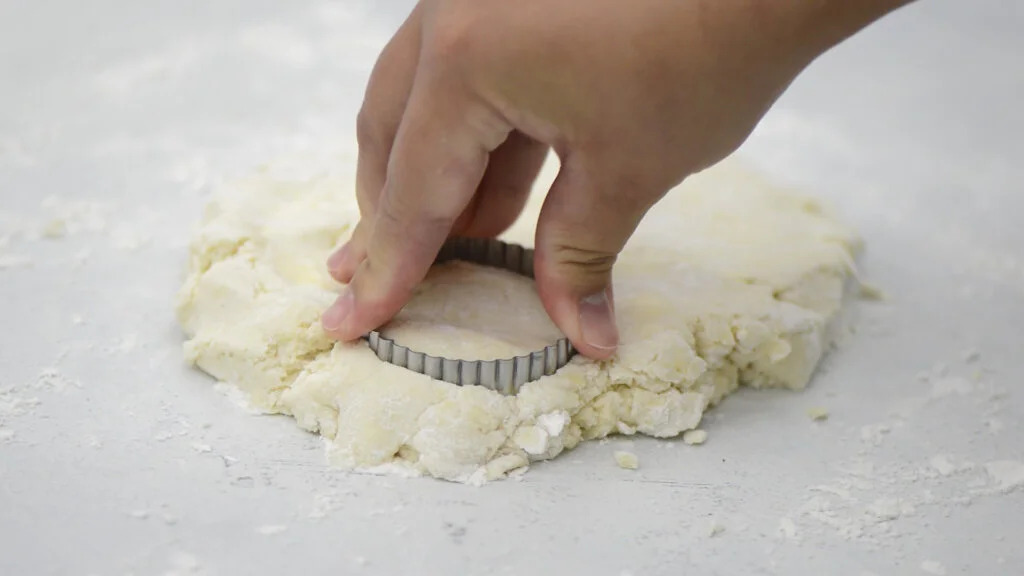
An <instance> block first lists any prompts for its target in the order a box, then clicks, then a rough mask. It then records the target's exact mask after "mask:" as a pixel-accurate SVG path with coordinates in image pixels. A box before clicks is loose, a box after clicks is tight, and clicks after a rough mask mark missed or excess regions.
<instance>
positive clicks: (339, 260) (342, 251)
mask: <svg viewBox="0 0 1024 576" xmlns="http://www.w3.org/2000/svg"><path fill="white" fill-rule="evenodd" d="M348 252H349V249H348V243H347V242H346V243H345V245H344V246H342V247H341V248H338V249H337V250H335V251H334V254H331V256H330V258H328V259H327V271H328V272H337V271H338V270H340V269H341V266H342V265H343V264H344V263H345V258H347V257H348Z"/></svg>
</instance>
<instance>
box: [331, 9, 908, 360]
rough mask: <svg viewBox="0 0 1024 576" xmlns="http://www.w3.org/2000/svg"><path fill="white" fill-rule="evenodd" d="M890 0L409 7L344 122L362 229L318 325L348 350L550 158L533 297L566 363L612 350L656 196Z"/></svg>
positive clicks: (734, 139) (492, 219) (516, 200)
mask: <svg viewBox="0 0 1024 576" xmlns="http://www.w3.org/2000/svg"><path fill="white" fill-rule="evenodd" d="M906 1H907V0H858V1H857V2H849V1H848V0H819V1H816V2H794V1H789V0H636V1H633V2H623V1H622V0H587V1H586V2H581V1H579V0H521V1H517V2H510V1H508V0H423V1H421V2H420V3H419V4H418V5H417V6H416V8H415V9H414V10H413V11H412V13H411V15H410V16H409V18H408V20H407V21H406V22H405V23H404V24H403V25H402V27H401V29H399V31H398V32H397V33H396V35H395V36H394V38H393V39H392V40H391V42H390V43H389V44H388V45H387V46H386V47H385V48H384V50H383V52H382V53H381V55H380V58H379V60H378V61H377V64H376V67H375V68H374V70H373V73H372V75H371V78H370V82H369V85H368V87H367V91H366V97H365V101H364V103H363V107H362V110H361V111H360V113H359V118H358V124H357V125H358V141H359V163H358V170H357V178H356V180H357V182H356V189H357V196H358V201H359V209H360V212H361V219H360V222H359V224H358V226H357V227H356V229H355V231H354V232H353V235H352V237H351V239H350V240H349V242H348V243H347V244H346V245H345V246H344V247H342V248H341V249H340V250H339V251H338V252H337V253H335V254H334V255H332V256H331V258H330V260H329V262H328V268H329V269H330V271H331V274H332V275H333V276H334V277H335V278H336V279H337V280H338V281H340V282H342V283H346V284H348V287H347V288H346V289H345V290H344V291H343V293H342V294H341V296H339V298H338V301H337V302H336V303H335V305H334V306H333V307H332V308H331V309H330V310H328V311H327V312H326V313H325V315H324V318H323V325H324V328H325V329H326V330H327V331H328V333H330V334H331V335H333V336H334V337H336V338H338V339H341V340H352V339H355V338H357V337H359V336H360V335H362V334H364V333H366V332H367V331H369V330H371V329H374V328H376V327H378V326H380V325H382V324H384V323H385V322H387V321H388V320H389V319H390V318H391V317H392V316H394V314H396V313H397V312H398V311H399V310H400V309H401V307H402V306H403V305H404V304H405V303H406V301H407V300H408V299H409V298H410V297H411V295H412V293H413V290H414V288H415V287H416V285H417V284H418V283H419V282H420V281H421V280H422V279H423V277H424V276H425V274H426V272H427V270H428V269H429V267H430V265H431V263H432V262H433V260H434V257H435V255H436V254H437V252H438V250H439V248H440V247H441V245H442V244H443V242H444V241H445V239H446V238H447V237H449V236H450V235H462V236H475V237H493V236H496V235H498V234H500V233H501V232H503V231H504V230H505V229H507V228H508V227H509V226H510V225H511V224H512V223H513V222H514V221H515V220H516V219H517V218H518V216H519V214H520V213H521V211H522V208H523V206H524V204H525V203H526V200H527V196H528V194H529V192H530V188H531V186H532V185H533V182H534V180H535V179H536V176H537V173H538V171H539V170H540V167H541V164H542V163H543V161H544V159H545V156H546V155H547V152H548V150H550V149H554V151H555V152H556V153H557V154H558V156H559V158H560V160H561V169H560V172H559V174H558V177H557V179H556V180H555V182H554V185H553V186H552V187H551V190H550V191H549V193H548V195H547V197H546V199H545V202H544V205H543V208H542V210H541V213H540V217H539V220H538V222H537V233H536V242H535V248H536V255H535V271H536V282H537V290H538V292H539V295H540V298H541V300H542V301H543V303H544V307H545V308H546V310H547V312H548V314H550V316H551V318H552V319H553V320H554V322H555V324H556V325H557V326H558V327H559V328H560V329H561V330H562V331H563V332H564V333H565V334H566V335H567V336H568V337H569V338H570V340H572V342H573V343H574V344H575V346H576V347H577V349H578V350H579V351H580V352H581V353H583V354H584V355H586V356H589V357H592V358H598V359H600V358H607V357H608V356H610V355H611V354H612V353H613V352H614V351H615V348H616V346H617V344H618V332H617V329H616V326H615V318H614V299H613V293H612V267H613V264H614V263H615V259H616V256H617V255H618V254H619V252H620V251H621V250H622V248H623V246H624V245H625V244H626V241H627V240H628V239H629V237H630V236H631V235H632V233H633V232H634V230H635V229H636V227H637V225H638V224H639V222H640V220H641V218H643V216H644V214H645V213H646V212H647V210H648V209H650V208H651V206H652V205H654V204H655V203H656V202H657V201H658V200H659V199H660V198H661V197H662V196H663V195H664V194H665V193H666V192H667V191H668V190H669V189H671V188H672V187H674V186H675V185H677V184H679V183H680V182H682V181H683V179H685V178H686V177H687V176H689V175H690V174H693V173H695V172H697V171H700V170H702V169H704V168H706V167H708V166H710V165H712V164H714V163H716V162H718V161H719V160H721V159H722V158H724V157H725V156H727V155H728V154H730V153H731V152H732V151H734V150H735V149H736V148H737V147H738V146H739V145H740V144H741V143H742V142H743V141H744V140H745V139H746V138H747V136H748V135H749V134H750V132H751V131H752V130H753V128H754V126H755V125H756V124H757V122H758V121H759V120H760V118H761V117H762V116H763V115H764V113H765V112H766V111H767V110H768V108H769V107H770V106H771V105H772V103H773V102H774V101H775V99H776V98H777V97H778V96H779V95H780V94H781V93H782V92H783V90H785V88H786V87H787V86H788V85H789V83H790V82H791V81H792V80H793V79H794V78H795V77H796V76H797V74H799V73H800V71H801V70H802V69H803V68H804V67H806V66H807V65H808V64H809V63H810V62H811V61H812V60H813V59H814V58H815V57H817V56H818V55H819V54H821V53H822V52H824V51H825V50H827V49H828V48H829V47H831V46H832V45H834V44H835V43H837V42H839V41H841V40H842V39H843V38H845V37H847V36H849V35H851V34H853V33H854V32H855V31H856V30H858V29H860V28H861V27H863V26H865V25H867V24H868V23H869V22H871V21H872V20H873V19H875V18H878V17H880V16H882V15H883V14H884V13H886V12H888V11H889V10H892V9H894V8H896V7H897V6H899V5H901V4H904V3H906Z"/></svg>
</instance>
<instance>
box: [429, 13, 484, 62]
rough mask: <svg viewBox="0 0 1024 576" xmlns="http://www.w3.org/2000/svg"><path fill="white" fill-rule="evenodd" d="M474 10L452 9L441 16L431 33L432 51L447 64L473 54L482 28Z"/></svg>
mask: <svg viewBox="0 0 1024 576" xmlns="http://www.w3.org/2000/svg"><path fill="white" fill-rule="evenodd" d="M480 24H481V23H480V22H479V18H478V17H477V14H476V13H475V12H474V11H470V10H450V11H447V12H446V13H445V14H444V16H443V17H441V18H439V19H438V20H437V21H436V22H435V25H434V29H433V32H432V34H431V41H430V44H429V46H430V51H431V52H432V54H433V55H434V56H435V57H437V58H440V59H441V60H442V61H443V62H444V63H445V64H446V65H450V64H451V63H452V62H453V61H458V60H459V59H461V58H465V57H466V56H468V55H471V54H473V52H474V49H475V48H476V47H478V46H479V43H478V42H477V39H478V37H479V31H480V30H481V26H480Z"/></svg>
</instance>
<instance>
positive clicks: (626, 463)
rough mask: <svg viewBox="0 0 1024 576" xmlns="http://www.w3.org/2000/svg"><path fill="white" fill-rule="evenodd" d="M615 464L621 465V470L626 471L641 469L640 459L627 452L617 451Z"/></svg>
mask: <svg viewBox="0 0 1024 576" xmlns="http://www.w3.org/2000/svg"><path fill="white" fill-rule="evenodd" d="M615 463H616V464H618V465H619V468H625V469H626V470H636V469H637V468H639V467H640V459H639V458H637V457H636V454H633V453H632V452H626V451H625V450H616V451H615Z"/></svg>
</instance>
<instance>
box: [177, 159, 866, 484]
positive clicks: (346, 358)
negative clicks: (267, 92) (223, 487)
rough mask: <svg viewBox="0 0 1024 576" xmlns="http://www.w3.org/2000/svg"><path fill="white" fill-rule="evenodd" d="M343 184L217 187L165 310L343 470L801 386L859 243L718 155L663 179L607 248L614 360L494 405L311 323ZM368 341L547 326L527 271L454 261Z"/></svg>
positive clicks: (231, 379) (437, 340)
mask: <svg viewBox="0 0 1024 576" xmlns="http://www.w3.org/2000/svg"><path fill="white" fill-rule="evenodd" d="M339 162H340V164H341V165H343V166H351V165H354V164H353V163H352V162H351V159H350V158H349V159H341V160H340V161H339ZM556 170H557V166H556V163H555V162H554V161H552V162H549V163H548V165H547V166H546V167H545V170H544V172H543V174H542V177H541V178H540V179H539V182H538V185H537V186H538V190H537V191H536V193H535V194H534V197H533V199H532V201H531V204H530V206H529V207H528V208H527V211H526V213H525V215H524V217H523V218H521V219H520V221H519V222H518V223H517V224H516V225H515V226H514V227H513V228H512V229H511V230H510V231H509V232H508V233H507V234H506V235H505V237H504V238H505V239H507V240H509V241H512V242H517V243H520V244H523V245H527V246H531V245H532V238H533V228H532V223H533V222H535V221H536V213H537V210H538V209H539V206H540V200H541V199H542V197H543V190H546V186H547V185H548V184H549V183H550V182H551V180H552V179H553V176H554V174H555V172H556ZM351 182H352V178H351V173H350V172H348V171H346V170H335V171H334V172H333V173H331V172H327V173H324V174H322V175H319V176H314V177H310V178H302V179H299V178H295V177H294V176H289V175H285V174H279V173H276V172H275V169H274V168H273V167H272V166H271V167H267V168H266V169H264V170H262V171H260V172H259V173H256V174H253V175H251V176H249V177H247V178H244V179H241V180H238V181H235V182H233V183H230V184H228V185H227V186H225V187H224V188H223V189H222V190H220V191H219V192H218V193H217V194H216V195H215V197H214V199H213V200H212V201H211V202H210V204H209V206H208V208H207V210H206V214H205V216H204V218H203V221H202V224H201V227H200V228H199V231H198V233H197V235H196V236H195V239H194V240H193V242H192V244H191V249H190V254H191V256H190V261H189V265H188V278H187V280H186V282H185V284H184V286H183V287H182V288H181V290H180V293H179V299H178V307H177V309H178V318H179V321H180V323H181V326H182V327H183V328H184V330H185V332H186V334H187V335H188V340H187V342H186V343H185V346H184V351H185V357H186V358H187V359H188V361H189V362H191V363H193V364H194V365H195V366H197V367H198V368H200V369H202V370H204V371H206V372H208V373H209V374H211V375H212V376H214V377H215V378H217V379H218V380H221V381H224V382H227V383H230V384H233V385H235V386H237V387H238V388H239V389H241V390H242V391H243V392H244V394H245V395H246V397H247V398H248V401H249V402H250V403H251V404H253V405H254V406H255V407H257V408H259V409H260V410H262V411H265V412H268V413H280V414H287V415H290V416H293V417H294V418H295V421H296V423H297V424H298V425H299V426H301V427H302V428H304V429H306V430H309V431H310V432H315V433H319V434H321V435H322V436H323V437H324V438H325V439H326V440H327V441H328V442H329V445H330V452H331V455H332V461H333V462H334V463H335V464H336V465H338V466H341V467H343V468H347V469H374V468H380V467H385V468H386V469H388V470H392V471H396V472H402V473H411V474H425V475H430V476H434V477H437V478H442V479H446V480H453V481H459V482H469V483H482V482H486V481H488V480H494V479H497V478H501V477H504V476H505V475H506V474H507V473H509V472H511V471H513V470H516V469H519V468H523V467H525V466H528V465H529V463H530V462H534V461H537V460H547V459H551V458H555V457H556V456H558V455H559V454H561V453H562V452H563V451H565V450H569V449H572V448H574V447H575V446H577V445H578V444H579V443H580V442H583V441H586V440H593V439H598V438H604V437H606V436H608V435H611V434H634V433H641V434H646V435H649V436H655V437H659V438H668V437H675V436H678V435H680V434H682V433H683V432H686V431H688V430H693V429H695V428H696V427H697V426H698V425H699V424H700V421H701V417H702V415H703V414H704V412H705V411H706V410H708V409H709V408H711V407H713V406H714V405H716V404H717V403H719V402H720V401H721V400H722V399H723V398H724V397H725V396H727V395H728V394H730V393H731V392H733V391H734V390H736V389H737V387H738V386H740V385H748V386H753V387H781V388H789V389H794V390H799V389H802V388H804V387H805V386H806V385H807V384H808V382H809V380H810V379H811V375H812V374H813V372H814V369H815V367H816V366H817V364H818V362H819V361H820V360H821V358H822V355H823V353H824V351H825V348H826V345H827V334H828V328H829V326H830V325H831V323H832V322H833V320H834V319H835V318H836V317H837V314H838V312H839V310H840V307H841V304H842V300H843V294H844V286H845V285H846V281H847V279H848V277H850V276H851V274H852V273H853V271H854V270H853V264H852V262H853V258H854V255H855V253H856V251H857V249H858V248H859V240H858V238H857V236H856V235H855V234H854V233H853V232H852V231H851V230H850V229H849V228H847V227H845V226H843V225H842V224H841V223H839V222H838V221H837V220H836V219H835V218H834V217H832V216H831V215H829V213H828V211H827V210H826V209H825V208H824V207H823V206H822V205H821V204H820V203H819V202H817V201H815V200H814V199H812V198H809V197H807V196H804V195H801V194H797V193H794V192H790V191H787V190H782V189H779V188H777V187H773V186H772V185H770V184H769V183H768V182H766V181H765V180H763V179H762V178H760V177H758V176H757V175H756V174H753V173H750V172H747V171H745V170H743V169H742V168H740V167H739V166H736V165H734V164H731V163H727V164H722V165H719V166H718V167H716V168H714V169H712V170H709V171H706V172H705V173H702V174H700V175H697V176H695V177H693V178H691V179H689V180H688V181H687V182H685V183H684V184H683V185H682V186H680V187H679V188H677V189H676V190H673V191H672V192H671V193H670V194H669V195H668V196H667V197H666V198H665V199H664V200H663V201H662V202H661V203H660V204H659V206H658V207H657V208H656V209H654V210H652V211H651V213H650V215H649V216H648V218H647V219H646V220H645V221H644V223H643V224H642V226H641V228H640V230H639V231H638V232H637V234H636V235H635V237H634V238H633V239H632V240H631V242H630V243H629V245H628V246H627V248H626V250H625V251H624V252H623V254H622V256H621V258H620V262H619V264H618V266H617V268H616V278H615V293H616V299H617V314H618V318H619V323H620V333H621V342H622V343H621V347H620V350H619V353H618V354H617V356H616V357H615V358H613V359H612V360H610V361H607V362H601V363H597V362H593V361H591V360H588V359H586V358H582V357H577V358H575V359H574V360H573V361H572V362H571V364H570V365H568V366H566V367H565V368H563V369H562V370H560V371H559V372H558V373H556V374H555V375H553V376H550V377H545V378H543V379H541V380H538V381H536V382H533V383H530V384H528V385H526V386H525V387H524V388H523V389H522V390H521V391H520V393H519V394H518V395H517V396H515V397H503V396H501V395H500V394H497V393H495V392H491V391H488V390H485V389H482V388H479V387H462V388H460V387H457V386H454V385H451V384H448V383H445V382H440V381H434V380H431V379H429V378H427V377H426V376H422V375H419V374H415V373H411V372H409V371H407V370H403V369H401V368H397V367H395V366H391V365H388V364H385V363H383V362H381V361H379V360H378V359H377V358H376V357H375V356H374V355H373V353H372V352H370V350H369V349H368V348H367V346H366V344H365V343H364V342H356V343H352V344H339V343H335V342H333V341H332V340H331V339H329V338H328V337H327V336H326V335H325V334H324V333H323V332H322V330H321V328H320V325H319V320H318V319H319V316H320V314H321V313H322V312H323V311H324V309H325V308H326V307H327V306H328V305H330V303H331V302H333V300H334V298H335V295H336V292H337V289H338V286H337V285H336V283H335V282H334V281H333V280H332V279H331V278H330V277H329V276H328V274H327V272H326V269H325V264H324V262H325V261H326V259H327V256H328V255H329V254H330V253H331V251H332V250H333V249H334V248H336V247H337V246H338V245H340V244H341V243H343V242H344V241H345V240H346V239H347V236H348V234H349V232H350V230H351V229H352V227H353V226H354V224H355V223H356V221H357V218H358V211H357V209H356V206H355V203H354V200H353V198H354V195H353V193H352V189H351ZM512 310H514V311H515V313H514V314H511V313H510V311H512ZM385 333H386V334H387V335H388V336H389V337H391V338H393V339H394V340H395V341H397V342H399V343H402V344H404V345H407V346H410V347H413V348H415V349H417V350H420V351H423V352H426V353H429V354H434V355H441V356H445V357H449V358H478V359H491V358H499V357H508V356H514V355H519V354H524V353H528V352H529V351H531V350H536V349H538V348H540V347H543V346H544V345H546V344H547V343H549V342H551V341H553V340H554V339H556V338H558V336H559V333H558V331H557V329H556V328H555V327H554V325H553V324H552V323H551V321H550V320H549V319H548V317H547V315H546V314H545V312H544V310H543V308H542V306H541V304H540V301H539V299H538V297H537V295H536V292H535V290H534V288H533V284H532V281H530V280H528V279H525V278H522V277H518V276H516V275H514V274H511V273H508V272H504V271H501V270H494V269H488V268H484V267H480V266H476V265H472V264H466V263H450V264H445V265H441V266H437V267H435V268H434V269H433V270H432V271H431V273H430V274H429V276H428V278H427V280H426V281H425V282H424V283H423V285H422V286H421V287H420V288H419V290H418V291H417V293H416V295H415V297H414V299H413V300H412V302H411V303H410V304H409V305H408V306H407V307H406V309H405V310H404V311H403V312H402V313H401V314H400V315H399V317H398V318H396V319H395V320H394V321H393V322H392V323H391V324H390V325H389V326H388V327H387V328H386V329H385Z"/></svg>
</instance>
